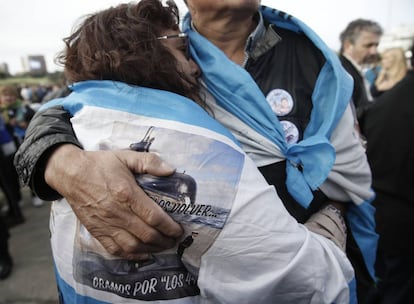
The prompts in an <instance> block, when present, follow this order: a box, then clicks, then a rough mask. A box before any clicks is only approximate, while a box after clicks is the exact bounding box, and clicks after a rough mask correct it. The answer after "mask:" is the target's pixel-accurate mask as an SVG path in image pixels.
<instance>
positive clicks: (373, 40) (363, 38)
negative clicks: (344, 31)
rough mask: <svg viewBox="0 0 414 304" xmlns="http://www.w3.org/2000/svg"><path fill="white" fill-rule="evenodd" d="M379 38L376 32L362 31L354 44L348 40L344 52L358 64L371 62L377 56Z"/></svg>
mask: <svg viewBox="0 0 414 304" xmlns="http://www.w3.org/2000/svg"><path fill="white" fill-rule="evenodd" d="M380 38H381V37H380V36H379V35H377V34H374V33H371V32H367V31H362V32H361V34H360V36H359V37H358V39H357V40H356V41H355V43H354V44H351V43H350V42H348V45H347V48H346V54H347V55H348V56H350V57H351V58H352V59H353V60H354V61H355V62H356V63H358V64H359V65H362V64H365V63H371V62H373V60H375V58H376V57H377V56H378V44H379V41H380Z"/></svg>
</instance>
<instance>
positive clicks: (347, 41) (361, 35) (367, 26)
mask: <svg viewBox="0 0 414 304" xmlns="http://www.w3.org/2000/svg"><path fill="white" fill-rule="evenodd" d="M382 34H383V30H382V27H381V26H380V25H379V24H378V23H377V22H375V21H372V20H366V19H356V20H354V21H351V22H350V23H349V24H348V25H347V26H346V28H345V29H344V30H343V31H342V33H341V34H340V36H339V39H340V42H341V48H340V51H339V59H340V60H341V63H342V65H343V67H344V68H345V69H346V70H347V71H348V73H349V74H350V75H351V76H352V78H353V79H354V90H353V93H352V100H353V103H354V105H355V112H356V118H357V119H358V120H359V119H360V117H361V116H362V113H363V111H364V108H365V107H366V106H368V104H369V103H370V102H371V101H372V96H371V94H370V92H369V87H370V86H369V83H368V81H367V79H366V78H365V77H364V72H363V68H364V65H365V64H371V63H372V62H375V61H376V60H377V58H378V45H379V42H380V39H381V36H382ZM358 122H359V121H358ZM359 123H360V122H359ZM357 128H358V127H357Z"/></svg>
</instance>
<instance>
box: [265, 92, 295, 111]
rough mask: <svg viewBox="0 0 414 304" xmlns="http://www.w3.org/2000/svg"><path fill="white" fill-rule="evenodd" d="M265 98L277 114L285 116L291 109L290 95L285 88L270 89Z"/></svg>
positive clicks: (291, 100)
mask: <svg viewBox="0 0 414 304" xmlns="http://www.w3.org/2000/svg"><path fill="white" fill-rule="evenodd" d="M266 100H267V102H268V103H269V105H270V107H271V108H272V110H273V112H274V113H275V114H276V115H277V116H285V115H287V114H289V113H290V112H291V111H292V109H293V99H292V96H290V94H289V93H288V92H287V91H285V90H282V89H274V90H271V91H270V92H269V94H267V96H266Z"/></svg>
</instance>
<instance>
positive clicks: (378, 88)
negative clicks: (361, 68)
mask: <svg viewBox="0 0 414 304" xmlns="http://www.w3.org/2000/svg"><path fill="white" fill-rule="evenodd" d="M406 74H407V59H406V58H405V53H404V50H403V49H402V48H391V49H387V50H385V51H384V52H383V53H382V54H381V70H380V72H379V74H378V77H377V79H376V80H375V83H374V85H373V86H372V87H371V94H372V96H373V97H378V96H380V95H381V94H382V93H384V92H385V91H387V90H389V89H391V88H392V87H393V86H395V85H396V84H397V83H398V82H400V81H401V80H402V79H403V78H404V76H405V75H406Z"/></svg>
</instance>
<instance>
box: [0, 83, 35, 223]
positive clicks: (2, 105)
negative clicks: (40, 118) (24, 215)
mask: <svg viewBox="0 0 414 304" xmlns="http://www.w3.org/2000/svg"><path fill="white" fill-rule="evenodd" d="M0 110H1V116H2V118H3V121H4V124H5V127H6V130H7V131H8V133H9V134H10V135H11V136H12V139H13V141H14V143H15V146H16V148H18V147H19V146H20V144H21V143H22V142H23V138H24V136H25V133H26V129H27V126H28V125H29V122H30V120H31V119H32V117H33V116H34V114H35V111H34V110H33V109H32V108H31V107H30V105H29V104H27V103H24V102H22V100H21V99H20V94H19V91H18V89H17V87H15V86H13V85H3V86H1V87H0ZM14 152H15V151H14ZM14 152H12V154H10V155H7V156H5V157H6V159H5V160H4V161H5V162H9V161H10V165H9V164H7V166H6V165H5V167H4V170H3V167H2V169H1V171H4V174H7V176H9V181H6V180H4V181H3V182H4V184H5V185H4V187H5V188H9V190H7V191H13V193H15V194H13V195H12V197H13V199H12V200H11V201H12V202H13V204H14V201H15V200H16V199H17V198H18V201H19V203H20V206H21V205H22V204H23V201H22V196H21V194H19V195H18V194H17V186H16V185H14V184H15V181H14V178H15V177H16V178H17V173H16V172H13V171H15V168H14V165H13V157H14ZM2 174H3V173H2ZM7 176H5V179H7ZM12 185H13V186H12ZM17 185H18V188H19V191H18V192H19V193H20V184H19V181H18V178H17ZM10 188H13V189H14V190H10ZM9 203H10V200H9ZM32 204H33V206H35V207H39V206H42V205H43V200H41V199H40V198H39V197H37V196H36V195H34V193H32ZM20 206H19V208H20ZM9 208H10V210H9V212H10V211H11V210H12V208H11V207H10V206H9ZM15 208H17V207H15ZM11 212H12V214H14V213H15V212H13V211H11ZM16 212H17V211H16ZM14 216H17V215H14ZM18 222H20V221H18Z"/></svg>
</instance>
